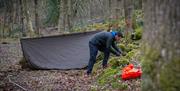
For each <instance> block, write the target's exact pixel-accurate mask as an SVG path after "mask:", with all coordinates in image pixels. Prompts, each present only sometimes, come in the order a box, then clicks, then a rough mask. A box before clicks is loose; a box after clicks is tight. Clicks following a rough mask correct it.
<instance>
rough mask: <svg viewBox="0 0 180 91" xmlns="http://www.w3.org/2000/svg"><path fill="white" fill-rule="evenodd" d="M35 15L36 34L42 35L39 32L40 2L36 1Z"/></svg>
mask: <svg viewBox="0 0 180 91" xmlns="http://www.w3.org/2000/svg"><path fill="white" fill-rule="evenodd" d="M34 5H35V6H34V13H35V30H36V31H35V32H36V34H37V35H39V34H40V31H39V14H38V0H34Z"/></svg>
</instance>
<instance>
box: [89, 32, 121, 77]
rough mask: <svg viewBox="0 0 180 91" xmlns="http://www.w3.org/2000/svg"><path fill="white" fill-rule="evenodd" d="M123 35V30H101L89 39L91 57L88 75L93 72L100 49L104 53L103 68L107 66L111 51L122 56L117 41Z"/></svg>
mask: <svg viewBox="0 0 180 91" xmlns="http://www.w3.org/2000/svg"><path fill="white" fill-rule="evenodd" d="M122 37H123V35H122V33H121V32H100V33H97V34H95V36H94V37H93V38H92V39H91V40H90V41H89V49H90V59H89V63H88V68H87V76H88V75H90V74H91V72H92V69H93V66H94V64H95V62H96V56H97V53H98V50H99V51H101V52H103V53H104V59H103V62H102V66H103V68H106V67H107V62H108V58H109V55H110V52H111V53H113V54H115V55H116V56H120V54H121V50H120V49H118V47H117V46H116V43H115V41H119V40H120V39H121V38H122ZM112 48H113V49H112Z"/></svg>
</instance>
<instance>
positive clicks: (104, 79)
mask: <svg viewBox="0 0 180 91" xmlns="http://www.w3.org/2000/svg"><path fill="white" fill-rule="evenodd" d="M116 73H117V70H116V69H112V68H107V69H105V71H104V73H102V74H101V75H100V76H99V77H98V79H97V81H98V83H99V85H105V84H106V83H108V82H109V81H111V80H112V79H113V75H114V74H116Z"/></svg>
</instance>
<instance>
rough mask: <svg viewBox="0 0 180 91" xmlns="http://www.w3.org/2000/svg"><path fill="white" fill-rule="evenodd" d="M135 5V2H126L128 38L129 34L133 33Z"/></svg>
mask: <svg viewBox="0 0 180 91" xmlns="http://www.w3.org/2000/svg"><path fill="white" fill-rule="evenodd" d="M133 11H134V5H133V0H124V14H125V22H126V29H125V30H126V34H125V35H126V37H127V36H128V35H129V33H132V32H133V29H132V17H133Z"/></svg>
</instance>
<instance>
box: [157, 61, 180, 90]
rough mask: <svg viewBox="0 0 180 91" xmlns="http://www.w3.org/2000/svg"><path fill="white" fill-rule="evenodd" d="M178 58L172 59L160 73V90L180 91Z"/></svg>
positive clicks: (179, 63) (179, 64) (179, 62)
mask: <svg viewBox="0 0 180 91" xmlns="http://www.w3.org/2000/svg"><path fill="white" fill-rule="evenodd" d="M179 79H180V58H173V60H172V61H171V62H170V63H167V64H165V65H164V66H163V69H162V70H161V72H160V88H162V90H163V91H180V86H179V85H180V80H179Z"/></svg>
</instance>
